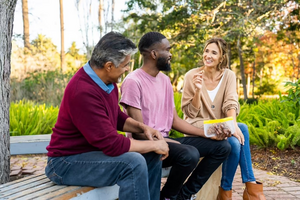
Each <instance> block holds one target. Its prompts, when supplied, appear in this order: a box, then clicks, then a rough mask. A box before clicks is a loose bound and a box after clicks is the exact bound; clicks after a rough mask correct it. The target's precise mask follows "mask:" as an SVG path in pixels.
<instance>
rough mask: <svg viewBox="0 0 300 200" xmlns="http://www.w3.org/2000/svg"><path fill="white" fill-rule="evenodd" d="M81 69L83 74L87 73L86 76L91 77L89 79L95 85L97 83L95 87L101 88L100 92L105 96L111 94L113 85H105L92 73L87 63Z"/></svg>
mask: <svg viewBox="0 0 300 200" xmlns="http://www.w3.org/2000/svg"><path fill="white" fill-rule="evenodd" d="M83 69H84V71H85V73H87V75H89V77H91V79H93V81H94V82H95V83H97V85H98V86H99V87H100V88H102V90H104V91H105V92H106V93H107V94H109V93H111V91H112V90H113V89H114V85H113V84H112V83H110V84H108V85H106V84H105V83H104V82H103V81H102V80H101V78H99V76H97V74H96V73H95V72H94V70H93V69H92V68H91V66H90V64H89V62H87V63H86V64H85V65H84V66H83Z"/></svg>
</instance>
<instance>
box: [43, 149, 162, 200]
mask: <svg viewBox="0 0 300 200" xmlns="http://www.w3.org/2000/svg"><path fill="white" fill-rule="evenodd" d="M160 157H161V156H160V155H158V154H155V153H147V154H143V156H142V155H141V154H139V153H136V152H127V153H124V154H122V155H120V156H116V157H110V156H107V155H105V154H104V153H103V152H102V151H93V152H88V153H82V154H77V155H71V156H63V157H49V159H48V164H47V167H46V169H45V172H46V175H47V177H48V178H49V179H50V180H51V181H53V182H54V183H56V184H59V185H79V186H92V187H104V186H111V185H114V184H118V185H119V186H120V191H119V199H120V200H128V199H130V200H150V199H151V200H158V199H159V191H160V182H161V161H160Z"/></svg>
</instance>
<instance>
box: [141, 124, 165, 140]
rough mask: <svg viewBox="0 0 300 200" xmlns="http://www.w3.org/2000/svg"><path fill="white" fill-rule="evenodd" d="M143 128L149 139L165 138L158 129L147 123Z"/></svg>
mask: <svg viewBox="0 0 300 200" xmlns="http://www.w3.org/2000/svg"><path fill="white" fill-rule="evenodd" d="M143 130H144V134H145V135H146V137H147V138H148V140H164V138H163V136H162V135H161V133H160V132H159V131H158V130H155V129H153V128H151V127H149V126H146V125H145V126H144V127H143Z"/></svg>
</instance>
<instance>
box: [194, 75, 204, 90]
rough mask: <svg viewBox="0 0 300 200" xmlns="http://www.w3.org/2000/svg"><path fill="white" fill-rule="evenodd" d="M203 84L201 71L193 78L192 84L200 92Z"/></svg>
mask: <svg viewBox="0 0 300 200" xmlns="http://www.w3.org/2000/svg"><path fill="white" fill-rule="evenodd" d="M202 83H203V70H201V71H200V72H199V73H197V74H195V75H194V77H193V84H194V86H195V88H196V89H198V90H201V88H202Z"/></svg>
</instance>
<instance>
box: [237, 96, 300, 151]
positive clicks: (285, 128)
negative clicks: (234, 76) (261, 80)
mask: <svg viewBox="0 0 300 200" xmlns="http://www.w3.org/2000/svg"><path fill="white" fill-rule="evenodd" d="M296 112H297V111H296V110H295V109H294V107H293V106H292V105H291V102H289V101H285V102H281V101H280V100H277V99H275V100H269V101H268V100H260V101H258V103H257V104H252V105H248V104H243V105H242V106H241V111H240V114H239V116H238V118H237V120H238V121H239V122H243V123H246V124H247V125H248V127H249V133H250V143H251V144H256V145H258V146H260V147H263V148H267V147H278V148H279V149H281V150H284V149H286V148H289V147H291V148H293V147H294V146H295V145H298V143H299V140H300V133H298V131H297V127H298V126H299V125H298V124H297V123H299V119H298V118H297V117H296Z"/></svg>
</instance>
